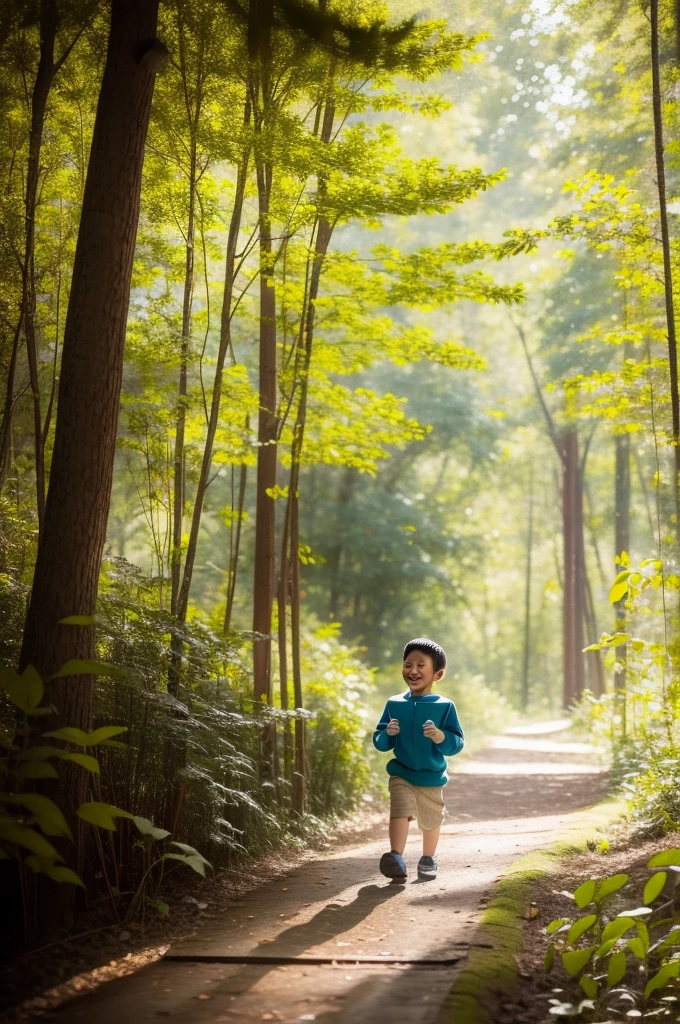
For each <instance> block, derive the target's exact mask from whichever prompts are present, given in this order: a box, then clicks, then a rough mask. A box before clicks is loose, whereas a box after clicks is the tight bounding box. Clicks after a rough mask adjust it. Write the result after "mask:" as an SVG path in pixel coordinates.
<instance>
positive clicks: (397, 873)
mask: <svg viewBox="0 0 680 1024" xmlns="http://www.w3.org/2000/svg"><path fill="white" fill-rule="evenodd" d="M380 871H381V874H383V875H385V876H386V877H387V878H391V879H392V881H393V882H396V883H397V884H398V883H399V882H405V881H406V864H405V862H404V858H403V857H402V855H401V854H400V853H395V851H394V850H390V852H389V853H383V855H382V857H381V858H380Z"/></svg>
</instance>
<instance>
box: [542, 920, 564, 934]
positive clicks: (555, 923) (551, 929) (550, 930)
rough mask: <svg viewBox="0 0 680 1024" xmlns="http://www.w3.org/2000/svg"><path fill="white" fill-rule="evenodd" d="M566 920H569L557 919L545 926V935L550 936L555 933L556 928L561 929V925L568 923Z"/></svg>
mask: <svg viewBox="0 0 680 1024" xmlns="http://www.w3.org/2000/svg"><path fill="white" fill-rule="evenodd" d="M568 920H569V918H568V917H557V918H555V920H554V921H551V922H550V924H549V925H548V926H547V928H546V932H547V934H548V935H552V933H553V932H556V931H557V929H558V928H561V927H562V925H563V924H566V923H567V922H568Z"/></svg>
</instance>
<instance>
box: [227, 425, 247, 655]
mask: <svg viewBox="0 0 680 1024" xmlns="http://www.w3.org/2000/svg"><path fill="white" fill-rule="evenodd" d="M245 429H246V431H248V430H249V429H250V419H249V418H248V419H246V427H245ZM247 481H248V466H247V465H246V464H245V462H244V463H243V465H242V466H241V469H240V472H239V480H238V503H237V505H236V512H237V516H238V518H237V520H236V525H235V526H234V523H233V520H232V524H231V528H232V534H231V538H232V539H231V545H230V548H229V570H228V578H227V600H226V603H225V606H224V635H225V636H226V635H227V634H228V633H229V630H230V629H231V617H232V615H233V611H234V594H235V593H236V572H237V570H238V556H239V551H240V548H241V527H242V524H243V507H244V505H245V499H246V483H247ZM231 510H232V516H233V512H234V502H233V487H232V505H231Z"/></svg>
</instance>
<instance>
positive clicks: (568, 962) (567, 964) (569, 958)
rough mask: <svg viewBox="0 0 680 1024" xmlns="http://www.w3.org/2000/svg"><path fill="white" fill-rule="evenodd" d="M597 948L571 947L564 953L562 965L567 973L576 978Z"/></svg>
mask: <svg viewBox="0 0 680 1024" xmlns="http://www.w3.org/2000/svg"><path fill="white" fill-rule="evenodd" d="M595 949H596V947H595V946H587V947H586V949H571V950H568V951H567V952H566V953H563V954H562V966H563V967H564V969H565V971H566V972H567V974H569V975H570V976H571V977H572V978H575V977H576V975H577V974H578V973H579V971H582V970H583V968H584V967H585V965H586V964H587V963H588V961H589V960H590V958H591V957H592V955H593V953H594V952H595Z"/></svg>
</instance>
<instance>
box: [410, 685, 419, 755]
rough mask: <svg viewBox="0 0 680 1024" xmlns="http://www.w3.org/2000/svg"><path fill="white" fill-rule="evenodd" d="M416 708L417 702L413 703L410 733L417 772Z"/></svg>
mask: <svg viewBox="0 0 680 1024" xmlns="http://www.w3.org/2000/svg"><path fill="white" fill-rule="evenodd" d="M417 707H418V701H417V700H414V701H413V720H412V733H411V741H412V743H413V763H414V765H415V769H416V771H418V759H417V758H416V708H417Z"/></svg>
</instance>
